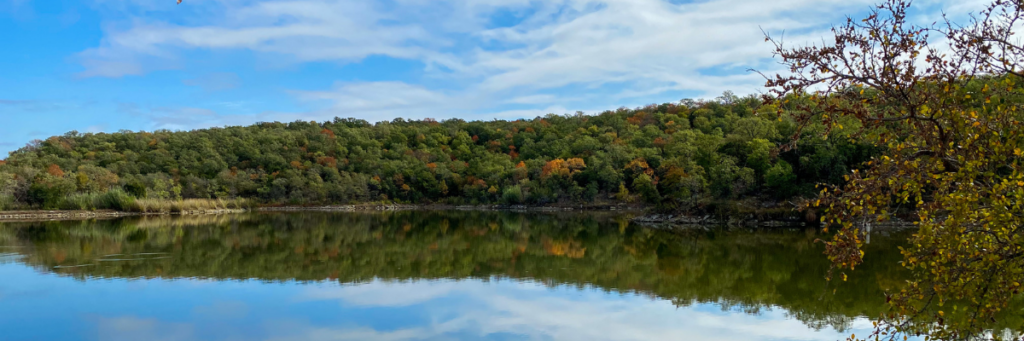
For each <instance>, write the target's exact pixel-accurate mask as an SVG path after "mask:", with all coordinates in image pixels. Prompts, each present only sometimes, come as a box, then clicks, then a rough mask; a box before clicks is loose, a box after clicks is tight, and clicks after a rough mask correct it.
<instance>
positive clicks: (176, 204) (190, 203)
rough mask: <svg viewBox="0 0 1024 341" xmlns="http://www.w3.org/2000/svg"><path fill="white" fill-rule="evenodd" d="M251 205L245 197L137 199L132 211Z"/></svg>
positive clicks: (231, 207)
mask: <svg viewBox="0 0 1024 341" xmlns="http://www.w3.org/2000/svg"><path fill="white" fill-rule="evenodd" d="M251 207H253V204H252V202H251V201H249V200H247V199H227V200H225V199H185V200H164V199H137V200H135V204H134V206H133V207H132V209H131V211H132V212H140V213H181V212H191V211H211V210H225V209H248V208H251Z"/></svg>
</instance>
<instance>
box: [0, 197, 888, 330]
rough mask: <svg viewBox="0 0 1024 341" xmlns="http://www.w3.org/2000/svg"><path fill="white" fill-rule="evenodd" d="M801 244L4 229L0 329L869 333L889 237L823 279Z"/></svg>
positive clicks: (477, 234)
mask: <svg viewBox="0 0 1024 341" xmlns="http://www.w3.org/2000/svg"><path fill="white" fill-rule="evenodd" d="M816 237H817V236H816V235H815V234H814V232H813V231H804V230H781V231H752V230H722V229H708V230H688V231H655V230H650V229H645V228H639V227H637V226H633V225H630V224H628V222H627V220H626V217H624V216H617V215H611V214H516V213H499V212H398V213H386V214H379V213H372V214H371V213H346V214H326V213H321V214H250V215H238V216H222V217H185V218H174V219H170V218H149V219H127V220H117V221H103V222H61V223H31V224H27V223H26V224H5V225H0V245H3V248H0V254H3V253H6V254H15V255H17V256H0V259H6V260H9V263H7V264H4V265H0V330H4V331H13V333H5V339H12V340H29V339H48V340H72V339H76V340H77V339H83V338H85V339H98V340H366V339H376V340H436V339H488V340H519V339H531V340H545V339H552V340H650V339H686V340H703V339H706V340H730V339H732V340H819V339H839V338H843V337H845V336H848V335H849V333H851V332H856V331H858V330H860V329H863V328H866V327H869V326H870V325H869V324H867V322H866V320H864V319H863V318H860V317H862V316H865V315H870V316H874V315H876V314H878V313H879V312H880V311H881V310H882V309H883V308H884V306H883V299H882V297H883V291H884V290H885V289H888V288H891V287H893V285H894V284H896V283H899V282H900V281H901V280H902V278H901V277H900V270H899V266H898V264H897V261H898V260H899V254H898V251H897V250H896V247H895V246H896V245H895V241H897V240H900V238H899V237H892V238H889V237H886V236H884V235H876V236H875V237H874V238H873V240H872V243H871V245H869V248H870V250H868V254H869V255H870V256H869V257H870V258H869V259H868V261H867V263H866V264H865V265H864V266H863V267H861V268H859V270H858V271H857V272H856V273H855V275H854V276H851V277H850V279H849V281H848V282H846V283H842V284H837V283H832V284H829V283H826V282H825V281H824V280H823V277H824V274H825V271H826V269H827V264H826V262H825V261H824V260H823V258H822V256H821V245H820V244H815V243H814V242H813V241H814V239H815V238H816ZM0 264H3V262H2V261H0ZM833 291H834V292H835V293H836V294H835V295H833ZM861 332H862V333H863V330H861Z"/></svg>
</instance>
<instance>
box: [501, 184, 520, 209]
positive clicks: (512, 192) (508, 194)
mask: <svg viewBox="0 0 1024 341" xmlns="http://www.w3.org/2000/svg"><path fill="white" fill-rule="evenodd" d="M501 198H502V199H503V200H505V203H506V204H510V205H513V204H519V203H522V202H523V189H522V187H520V186H519V185H515V186H511V187H508V188H505V191H504V192H502V193H501Z"/></svg>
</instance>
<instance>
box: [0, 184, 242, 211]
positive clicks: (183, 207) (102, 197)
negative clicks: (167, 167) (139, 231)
mask: <svg viewBox="0 0 1024 341" xmlns="http://www.w3.org/2000/svg"><path fill="white" fill-rule="evenodd" d="M3 203H4V202H3V201H2V198H0V210H3V209H11V208H15V207H13V206H12V207H6V206H7V205H4V204H3ZM253 206H254V204H253V203H252V201H251V200H248V199H184V200H174V199H138V198H135V197H133V196H131V195H130V194H128V193H125V192H124V191H122V190H119V189H115V190H110V191H107V192H104V193H75V194H71V195H67V196H65V197H64V198H62V199H61V200H60V202H59V204H58V205H57V207H56V208H57V209H60V210H69V211H94V210H115V211H121V212H131V213H180V212H186V211H206V210H222V209H247V208H251V207H253Z"/></svg>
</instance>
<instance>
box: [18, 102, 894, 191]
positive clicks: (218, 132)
mask: <svg viewBox="0 0 1024 341" xmlns="http://www.w3.org/2000/svg"><path fill="white" fill-rule="evenodd" d="M776 109H777V108H774V107H772V106H766V105H763V104H762V101H761V100H759V99H757V98H756V97H753V96H748V97H737V96H735V95H733V94H732V93H729V92H727V93H725V94H723V95H722V96H721V97H718V98H716V99H714V100H683V101H680V102H679V103H666V104H661V105H649V106H645V107H641V108H635V109H626V108H621V109H618V110H612V111H606V112H603V113H600V114H597V115H585V114H583V113H579V112H577V113H576V114H570V115H553V114H551V115H547V116H544V117H536V118H534V119H520V120H514V121H506V120H493V121H464V120H461V119H449V120H444V121H440V122H439V121H436V120H432V119H425V120H419V121H412V120H404V119H401V118H397V119H394V120H392V121H384V122H377V123H373V124H371V123H369V122H367V121H364V120H357V119H351V118H349V119H342V118H335V119H334V120H333V121H327V122H304V121H296V122H290V123H280V122H260V123H257V124H254V125H251V126H244V127H237V126H236V127H222V128H210V129H199V130H192V131H168V130H158V131H153V132H132V131H120V132H117V133H85V134H81V133H78V132H75V131H72V132H69V133H67V134H64V135H61V136H53V137H50V138H48V139H45V140H41V141H34V142H32V143H30V144H28V145H27V146H25V147H24V148H21V149H19V150H17V151H14V152H12V153H10V156H9V157H8V158H7V159H6V160H3V161H0V209H5V208H6V209H13V208H49V209H52V208H67V207H65V206H72V207H71V208H75V207H74V206H76V205H74V204H73V203H72V204H69V199H68V198H69V197H72V196H75V195H79V196H81V195H83V194H87V195H94V194H95V195H99V194H103V193H106V192H108V191H110V190H112V189H113V190H117V191H118V193H120V192H124V193H127V194H128V195H130V196H133V197H136V198H148V199H162V200H181V199H191V198H198V199H229V198H245V199H251V200H254V201H255V202H259V203H262V204H287V205H304V204H328V203H333V204H344V203H361V202H380V201H384V202H396V203H442V204H455V205H464V204H507V205H515V204H528V205H547V204H557V203H623V202H634V203H642V204H646V205H651V206H658V207H661V208H665V209H678V210H690V209H701V208H703V207H707V206H708V205H712V204H714V203H716V202H722V201H729V200H759V201H779V200H783V199H789V198H792V197H794V196H801V195H808V194H813V192H814V185H815V184H816V183H821V182H824V183H840V182H841V181H842V177H843V176H844V175H846V174H848V173H849V170H850V169H852V168H854V167H857V165H859V164H861V163H863V162H864V161H866V160H868V159H869V158H870V157H871V155H873V154H874V153H875V151H876V149H877V148H875V147H872V146H871V145H869V144H864V143H858V142H857V140H855V139H853V138H852V137H851V136H849V134H843V133H841V132H840V133H836V132H834V133H833V134H832V135H830V136H828V137H823V136H821V135H820V134H815V133H814V129H813V128H811V129H808V128H806V127H801V129H800V130H799V134H801V135H805V138H803V139H801V140H799V142H798V144H799V147H798V148H796V149H793V150H790V151H787V152H784V153H777V152H776V150H777V146H779V145H781V144H784V143H788V142H789V141H791V139H790V138H791V136H793V135H794V134H798V130H797V128H798V125H797V123H796V122H795V121H794V119H793V118H790V117H788V116H785V115H783V116H778V115H775V114H774V112H775V111H776ZM761 112H770V113H772V114H771V115H759V113H761ZM111 201H113V200H111Z"/></svg>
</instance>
